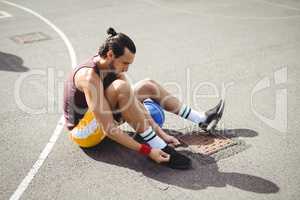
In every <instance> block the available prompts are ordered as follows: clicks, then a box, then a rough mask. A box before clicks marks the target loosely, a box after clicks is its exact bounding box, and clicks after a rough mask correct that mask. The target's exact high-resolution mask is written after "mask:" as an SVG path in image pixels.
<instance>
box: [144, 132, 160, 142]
mask: <svg viewBox="0 0 300 200" xmlns="http://www.w3.org/2000/svg"><path fill="white" fill-rule="evenodd" d="M155 137H157V135H156V134H154V135H153V137H151V138H149V139H144V140H145V142H149V141H150V140H152V139H153V138H155Z"/></svg>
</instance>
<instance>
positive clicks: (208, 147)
mask: <svg viewBox="0 0 300 200" xmlns="http://www.w3.org/2000/svg"><path fill="white" fill-rule="evenodd" d="M178 139H179V140H180V141H181V142H182V143H183V145H184V146H186V147H187V148H188V149H189V150H190V151H192V152H193V153H200V154H203V155H211V154H213V153H215V152H218V151H220V150H222V149H224V148H226V147H229V146H232V145H235V144H236V143H235V142H234V141H233V140H231V139H229V138H226V137H224V136H219V135H199V134H198V135H182V136H180V137H179V138H178Z"/></svg>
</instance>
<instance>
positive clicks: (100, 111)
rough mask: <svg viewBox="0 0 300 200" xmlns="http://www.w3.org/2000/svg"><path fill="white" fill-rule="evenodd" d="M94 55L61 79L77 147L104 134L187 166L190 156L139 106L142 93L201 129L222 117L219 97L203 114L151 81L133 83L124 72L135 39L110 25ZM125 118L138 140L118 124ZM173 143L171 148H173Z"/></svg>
mask: <svg viewBox="0 0 300 200" xmlns="http://www.w3.org/2000/svg"><path fill="white" fill-rule="evenodd" d="M107 33H108V34H109V36H108V38H107V39H106V41H105V42H104V43H103V44H102V45H101V46H100V48H99V52H98V55H96V56H93V57H92V58H91V59H89V60H88V61H86V62H85V63H83V64H81V65H79V66H78V67H76V68H75V69H74V70H73V71H72V73H70V76H69V77H68V79H67V81H66V83H65V90H64V116H65V120H66V127H67V128H68V130H70V137H71V139H72V140H73V141H74V142H75V143H77V144H79V145H80V146H81V147H92V146H95V145H97V144H99V143H100V142H101V141H102V140H103V138H105V137H108V138H110V139H112V140H114V141H116V142H118V143H119V144H121V145H124V146H125V147H128V148H130V149H132V150H134V151H138V152H140V153H142V154H145V155H147V156H149V157H150V158H151V159H152V160H154V161H155V162H157V163H161V164H165V165H167V166H169V167H171V168H175V169H188V168H189V167H190V166H191V160H190V159H189V158H188V157H186V156H184V155H182V154H180V153H178V152H177V151H176V150H175V149H174V148H173V147H174V146H176V145H179V144H180V143H179V141H178V140H177V139H176V138H175V137H173V136H170V135H168V134H167V133H165V132H164V131H163V130H162V129H161V128H160V127H159V126H158V125H157V124H156V123H155V122H154V120H153V119H152V118H151V116H150V115H149V114H148V112H147V110H146V109H145V108H144V106H143V104H142V103H143V101H144V100H145V99H146V98H151V99H153V100H155V101H156V102H158V103H159V104H160V105H161V106H162V107H163V108H164V109H165V110H166V111H169V112H172V113H174V114H177V115H179V116H180V117H183V118H185V119H188V120H191V121H193V122H194V123H197V124H199V126H200V127H201V128H203V129H205V128H206V127H207V126H209V125H210V123H211V122H212V121H213V120H215V119H218V118H220V114H219V113H220V109H221V107H222V106H221V104H222V102H220V103H219V104H218V105H217V106H216V107H215V108H213V109H210V110H209V111H207V112H205V113H201V112H197V111H195V110H193V109H191V108H190V107H189V106H187V105H184V104H183V103H182V102H180V101H179V100H178V99H177V98H176V97H174V96H172V95H171V94H170V93H169V92H168V91H167V90H166V89H165V88H163V87H162V86H161V85H159V84H158V83H157V82H155V81H153V80H148V79H147V80H142V81H140V82H138V83H137V84H136V85H134V86H133V87H131V85H130V83H129V81H128V79H127V78H126V75H125V73H126V72H127V70H128V68H129V65H130V64H131V63H133V61H134V57H135V53H136V48H135V45H134V42H133V41H132V40H131V39H130V38H129V37H128V36H126V35H125V34H123V33H116V31H115V30H114V29H113V28H109V29H108V30H107ZM124 121H126V122H127V123H128V124H129V125H130V126H131V127H132V128H133V129H134V130H135V131H136V132H137V134H138V135H139V136H140V138H141V140H142V142H141V143H139V142H137V141H136V140H134V139H133V138H132V137H130V136H129V135H128V134H126V133H124V132H123V131H122V130H121V129H120V128H119V127H118V126H119V125H120V124H121V123H123V122H124ZM172 146H173V147H172Z"/></svg>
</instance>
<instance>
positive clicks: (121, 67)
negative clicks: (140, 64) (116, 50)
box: [109, 48, 135, 74]
mask: <svg viewBox="0 0 300 200" xmlns="http://www.w3.org/2000/svg"><path fill="white" fill-rule="evenodd" d="M134 56H135V55H134V54H133V53H131V52H130V51H129V50H128V49H127V48H125V49H124V54H123V55H122V56H120V57H118V58H116V57H115V55H114V54H113V52H112V51H111V61H110V63H109V67H110V69H112V70H113V71H114V72H115V73H116V74H120V73H122V72H127V71H128V68H129V65H130V64H131V63H133V61H134Z"/></svg>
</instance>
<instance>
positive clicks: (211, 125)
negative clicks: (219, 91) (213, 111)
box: [206, 100, 225, 133]
mask: <svg viewBox="0 0 300 200" xmlns="http://www.w3.org/2000/svg"><path fill="white" fill-rule="evenodd" d="M224 108H225V100H222V104H221V106H220V108H219V110H218V112H217V117H216V119H214V120H212V121H211V122H210V123H209V124H208V126H207V128H206V131H207V132H208V133H212V132H213V131H214V130H215V128H216V126H217V125H218V122H219V121H220V119H221V118H222V115H223V112H224Z"/></svg>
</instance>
